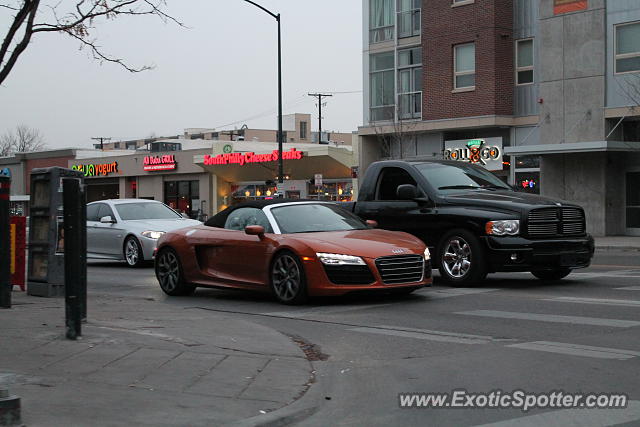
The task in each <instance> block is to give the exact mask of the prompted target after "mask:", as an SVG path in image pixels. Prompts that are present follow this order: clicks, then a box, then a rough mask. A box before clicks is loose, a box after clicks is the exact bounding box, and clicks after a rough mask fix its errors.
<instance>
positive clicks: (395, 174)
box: [375, 168, 416, 200]
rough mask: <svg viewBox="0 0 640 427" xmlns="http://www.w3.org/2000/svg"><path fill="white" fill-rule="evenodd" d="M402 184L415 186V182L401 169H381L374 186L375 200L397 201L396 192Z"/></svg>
mask: <svg viewBox="0 0 640 427" xmlns="http://www.w3.org/2000/svg"><path fill="white" fill-rule="evenodd" d="M402 184H412V185H416V181H415V180H414V179H413V178H412V177H411V175H409V172H407V171H406V170H404V169H402V168H384V169H382V172H380V177H379V178H378V183H377V185H376V198H375V200H398V197H397V196H396V190H397V189H398V185H402Z"/></svg>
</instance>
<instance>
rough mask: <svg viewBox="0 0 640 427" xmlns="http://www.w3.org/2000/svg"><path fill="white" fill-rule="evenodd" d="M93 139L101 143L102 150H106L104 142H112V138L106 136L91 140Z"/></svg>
mask: <svg viewBox="0 0 640 427" xmlns="http://www.w3.org/2000/svg"><path fill="white" fill-rule="evenodd" d="M91 139H93V140H95V141H100V149H101V150H104V141H111V138H107V137H104V136H97V137H95V138H91Z"/></svg>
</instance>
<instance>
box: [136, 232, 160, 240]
mask: <svg viewBox="0 0 640 427" xmlns="http://www.w3.org/2000/svg"><path fill="white" fill-rule="evenodd" d="M140 234H142V236H144V237H147V238H149V239H154V240H158V239H159V238H160V237H161V236H162V235H163V234H164V231H143V232H142V233H140Z"/></svg>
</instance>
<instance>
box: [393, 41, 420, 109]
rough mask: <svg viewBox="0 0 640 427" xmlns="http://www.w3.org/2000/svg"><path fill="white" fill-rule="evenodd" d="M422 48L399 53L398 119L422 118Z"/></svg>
mask: <svg viewBox="0 0 640 427" xmlns="http://www.w3.org/2000/svg"><path fill="white" fill-rule="evenodd" d="M421 64H422V48H421V47H416V48H412V49H404V50H399V51H398V107H399V110H398V118H400V119H415V118H420V117H422V65H421Z"/></svg>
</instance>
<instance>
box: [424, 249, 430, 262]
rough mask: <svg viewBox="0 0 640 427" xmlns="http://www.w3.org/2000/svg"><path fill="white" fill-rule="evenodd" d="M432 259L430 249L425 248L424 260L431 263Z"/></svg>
mask: <svg viewBox="0 0 640 427" xmlns="http://www.w3.org/2000/svg"><path fill="white" fill-rule="evenodd" d="M430 259H431V252H429V248H424V260H425V261H429V260H430Z"/></svg>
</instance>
